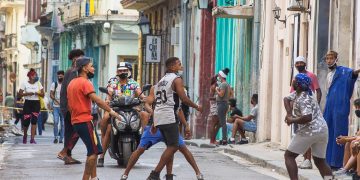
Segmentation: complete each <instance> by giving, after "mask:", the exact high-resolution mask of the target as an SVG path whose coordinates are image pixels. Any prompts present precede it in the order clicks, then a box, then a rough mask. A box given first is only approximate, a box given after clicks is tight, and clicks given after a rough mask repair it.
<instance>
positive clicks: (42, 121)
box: [37, 111, 49, 135]
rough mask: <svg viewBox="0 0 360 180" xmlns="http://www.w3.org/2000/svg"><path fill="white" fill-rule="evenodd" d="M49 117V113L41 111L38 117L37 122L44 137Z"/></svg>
mask: <svg viewBox="0 0 360 180" xmlns="http://www.w3.org/2000/svg"><path fill="white" fill-rule="evenodd" d="M48 117H49V115H48V112H46V111H40V113H39V117H38V120H37V125H38V131H39V135H42V131H43V129H44V124H45V122H46V121H47V118H48Z"/></svg>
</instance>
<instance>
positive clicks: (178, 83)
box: [173, 78, 202, 111]
mask: <svg viewBox="0 0 360 180" xmlns="http://www.w3.org/2000/svg"><path fill="white" fill-rule="evenodd" d="M173 85H174V86H175V92H176V93H177V94H178V96H179V98H180V99H181V101H182V103H184V104H186V105H188V106H190V107H192V108H195V109H196V110H197V111H202V108H201V106H198V105H197V104H195V103H194V102H192V101H191V100H190V99H189V98H188V97H187V96H186V94H185V91H184V85H183V81H182V79H181V78H176V79H175V80H174V84H173Z"/></svg>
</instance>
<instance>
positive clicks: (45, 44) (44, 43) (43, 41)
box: [41, 37, 49, 47]
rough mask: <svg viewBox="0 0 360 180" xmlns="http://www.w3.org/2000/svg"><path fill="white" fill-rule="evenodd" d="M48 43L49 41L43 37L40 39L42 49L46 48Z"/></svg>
mask: <svg viewBox="0 0 360 180" xmlns="http://www.w3.org/2000/svg"><path fill="white" fill-rule="evenodd" d="M48 43H49V41H48V40H47V39H46V38H45V37H43V38H41V45H42V46H43V47H47V45H48Z"/></svg>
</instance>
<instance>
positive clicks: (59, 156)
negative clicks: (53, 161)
mask: <svg viewBox="0 0 360 180" xmlns="http://www.w3.org/2000/svg"><path fill="white" fill-rule="evenodd" d="M57 158H58V159H60V160H63V161H65V160H64V159H65V156H62V155H61V154H60V153H59V154H58V155H57Z"/></svg>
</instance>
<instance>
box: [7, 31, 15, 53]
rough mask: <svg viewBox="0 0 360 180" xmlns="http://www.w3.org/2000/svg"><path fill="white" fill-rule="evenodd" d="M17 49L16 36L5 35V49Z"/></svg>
mask: <svg viewBox="0 0 360 180" xmlns="http://www.w3.org/2000/svg"><path fill="white" fill-rule="evenodd" d="M16 47H17V36H16V34H8V35H5V49H8V48H16Z"/></svg>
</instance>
